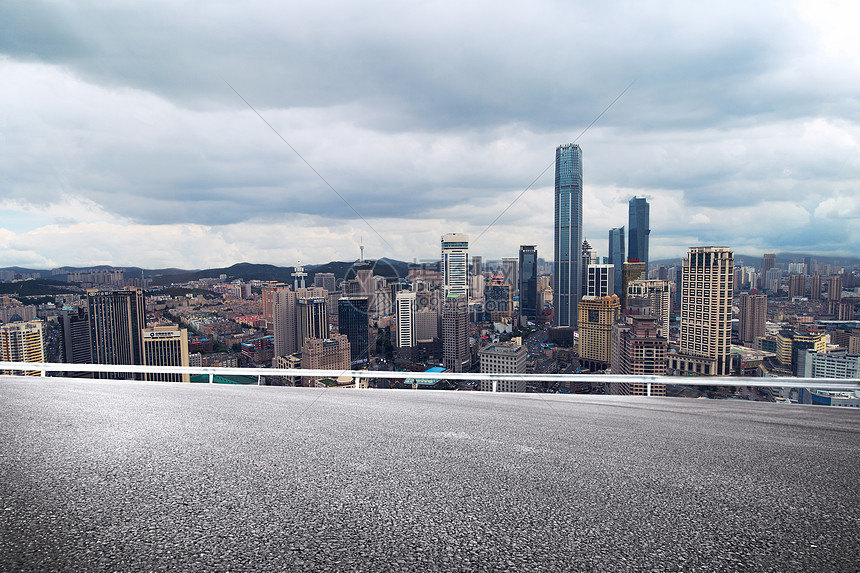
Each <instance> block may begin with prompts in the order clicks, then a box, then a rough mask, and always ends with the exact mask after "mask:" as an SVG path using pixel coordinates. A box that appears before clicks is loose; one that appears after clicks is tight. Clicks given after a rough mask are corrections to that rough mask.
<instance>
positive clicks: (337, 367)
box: [301, 334, 350, 386]
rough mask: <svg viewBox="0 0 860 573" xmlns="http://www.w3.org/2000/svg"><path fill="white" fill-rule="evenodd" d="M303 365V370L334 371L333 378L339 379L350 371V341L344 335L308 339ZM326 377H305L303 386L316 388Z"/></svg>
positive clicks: (305, 345) (303, 352)
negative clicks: (317, 383)
mask: <svg viewBox="0 0 860 573" xmlns="http://www.w3.org/2000/svg"><path fill="white" fill-rule="evenodd" d="M301 361H302V362H301V363H302V369H303V370H334V371H335V372H332V375H331V377H332V378H337V377H338V376H339V375H340V374H342V373H343V372H346V371H349V370H350V349H349V339H347V337H346V336H344V335H343V334H332V335H331V337H329V338H306V339H305V340H304V343H303V344H302V356H301ZM322 378H325V376H304V377H302V385H303V386H315V385H316V382H317V380H320V379H322Z"/></svg>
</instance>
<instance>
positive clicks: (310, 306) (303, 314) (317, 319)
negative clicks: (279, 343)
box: [296, 297, 329, 344]
mask: <svg viewBox="0 0 860 573" xmlns="http://www.w3.org/2000/svg"><path fill="white" fill-rule="evenodd" d="M327 303H328V300H327V299H326V298H323V297H319V298H300V299H297V300H296V318H297V320H296V330H297V334H298V339H299V340H300V341H301V343H302V344H304V342H305V339H306V338H322V339H326V338H328V337H329V330H328V314H327V312H326V308H327Z"/></svg>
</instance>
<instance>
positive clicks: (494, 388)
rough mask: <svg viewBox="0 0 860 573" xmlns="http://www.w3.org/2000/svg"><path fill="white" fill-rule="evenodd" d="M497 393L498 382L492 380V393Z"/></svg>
mask: <svg viewBox="0 0 860 573" xmlns="http://www.w3.org/2000/svg"><path fill="white" fill-rule="evenodd" d="M498 391H499V381H498V380H493V392H498Z"/></svg>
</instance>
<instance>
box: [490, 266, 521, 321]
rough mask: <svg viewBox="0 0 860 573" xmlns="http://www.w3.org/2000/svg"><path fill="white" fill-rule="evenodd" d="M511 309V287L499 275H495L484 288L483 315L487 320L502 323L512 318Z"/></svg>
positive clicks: (512, 303) (512, 307)
mask: <svg viewBox="0 0 860 573" xmlns="http://www.w3.org/2000/svg"><path fill="white" fill-rule="evenodd" d="M513 309H514V301H513V296H512V294H511V285H509V284H507V283H506V282H505V280H504V278H503V277H502V276H501V275H496V276H495V277H493V278H492V279H491V280H490V282H489V283H488V284H487V286H486V287H484V313H485V315H486V316H487V317H488V320H491V321H493V322H502V321H503V320H504V319H506V318H511V317H512V316H513Z"/></svg>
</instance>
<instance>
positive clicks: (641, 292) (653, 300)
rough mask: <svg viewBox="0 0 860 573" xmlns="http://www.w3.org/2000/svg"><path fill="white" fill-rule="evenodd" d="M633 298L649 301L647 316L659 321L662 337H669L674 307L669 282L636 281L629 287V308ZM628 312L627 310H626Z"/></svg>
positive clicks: (659, 331) (658, 330) (658, 325)
mask: <svg viewBox="0 0 860 573" xmlns="http://www.w3.org/2000/svg"><path fill="white" fill-rule="evenodd" d="M631 297H635V298H637V299H644V300H647V301H648V302H647V304H646V305H645V306H646V307H647V308H648V312H647V315H648V316H652V317H654V319H656V321H657V332H658V334H659V335H660V336H663V337H664V338H665V337H668V336H669V318H670V311H671V305H672V292H671V286H670V283H669V281H663V280H659V279H648V280H642V279H640V280H635V281H631V282H630V283H629V284H628V285H627V301H628V308H629V307H630V306H632V305H630V304H629V301H630V300H631ZM624 310H627V309H624Z"/></svg>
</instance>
